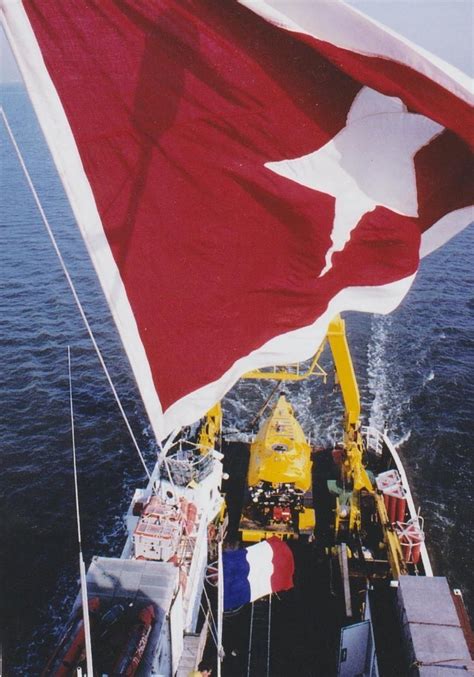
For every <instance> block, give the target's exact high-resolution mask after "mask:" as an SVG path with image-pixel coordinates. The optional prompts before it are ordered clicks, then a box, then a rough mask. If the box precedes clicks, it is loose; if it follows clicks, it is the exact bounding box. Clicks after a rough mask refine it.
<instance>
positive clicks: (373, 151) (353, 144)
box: [265, 87, 443, 277]
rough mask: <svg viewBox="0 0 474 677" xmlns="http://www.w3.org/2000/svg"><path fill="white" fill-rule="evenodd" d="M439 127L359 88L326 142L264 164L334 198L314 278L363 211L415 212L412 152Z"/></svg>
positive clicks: (395, 101) (340, 247) (394, 101)
mask: <svg viewBox="0 0 474 677" xmlns="http://www.w3.org/2000/svg"><path fill="white" fill-rule="evenodd" d="M442 130H443V127H442V126H441V125H439V124H438V123H437V122H433V121H432V120H430V119H429V118H427V117H425V116H423V115H416V114H414V113H409V112H407V108H406V106H405V105H404V104H403V102H402V101H401V100H400V99H398V98H395V97H389V96H384V95H383V94H380V93H379V92H377V91H375V90H373V89H370V88H369V87H364V88H363V89H361V91H360V92H359V94H358V95H357V96H356V98H355V99H354V103H353V104H352V107H351V109H350V111H349V114H348V116H347V123H346V126H345V127H344V128H343V129H342V130H341V131H340V132H339V133H338V134H336V136H335V137H334V138H333V139H332V140H331V141H329V142H328V143H327V144H326V145H324V146H323V147H322V148H320V149H319V150H317V151H314V152H313V153H309V154H308V155H303V156H302V157H299V158H295V159H293V160H282V161H280V162H267V163H266V164H265V167H267V168H268V169H271V170H272V171H273V172H275V173H276V174H279V175H280V176H283V177H285V178H287V179H290V180H292V181H296V182H297V183H299V184H301V185H303V186H306V187H307V188H313V189H314V190H317V191H320V192H322V193H327V194H329V195H332V196H333V197H335V198H336V205H335V216H334V223H333V227H332V232H331V240H332V245H331V246H330V248H329V249H328V251H327V253H326V262H325V266H324V268H323V270H322V271H321V273H320V275H319V277H322V276H323V275H324V274H325V273H327V272H328V271H329V270H330V268H331V265H332V264H331V259H332V256H333V254H334V252H337V251H342V250H343V249H344V247H345V245H346V243H347V242H348V241H349V239H350V235H351V232H352V230H353V229H354V228H355V227H356V226H357V224H358V223H359V221H360V219H361V218H362V217H363V215H364V214H366V213H367V212H371V211H372V210H374V209H375V208H376V207H377V206H382V207H387V208H388V209H391V210H392V211H394V212H396V213H397V214H402V215H403V216H413V217H416V216H418V198H417V190H416V175H415V165H414V157H415V155H416V153H417V152H418V151H419V150H420V148H423V146H425V145H426V144H427V143H428V142H429V141H431V139H433V137H435V136H437V135H438V134H439V133H440V132H441V131H442Z"/></svg>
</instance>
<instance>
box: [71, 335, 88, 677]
mask: <svg viewBox="0 0 474 677" xmlns="http://www.w3.org/2000/svg"><path fill="white" fill-rule="evenodd" d="M67 365H68V375H69V406H70V412H71V439H72V462H73V467H74V494H75V499H76V520H77V542H78V546H79V571H80V576H81V596H82V614H83V618H84V635H85V641H86V660H87V674H88V675H90V676H91V677H92V675H93V674H94V667H93V662H92V646H91V629H90V621H89V601H88V598H87V580H86V567H85V564H84V558H83V556H82V537H81V516H80V510H79V487H78V483H77V465H76V438H75V435H74V408H73V400H72V376H71V348H70V347H69V346H68V347H67Z"/></svg>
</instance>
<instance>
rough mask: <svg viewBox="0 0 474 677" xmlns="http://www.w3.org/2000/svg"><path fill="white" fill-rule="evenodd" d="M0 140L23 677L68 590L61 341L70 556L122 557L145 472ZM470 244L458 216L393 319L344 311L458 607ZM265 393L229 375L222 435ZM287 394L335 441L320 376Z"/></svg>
mask: <svg viewBox="0 0 474 677" xmlns="http://www.w3.org/2000/svg"><path fill="white" fill-rule="evenodd" d="M0 92H1V98H2V105H3V106H4V108H5V110H6V113H7V115H8V118H9V121H10V125H11V126H12V128H13V130H14V132H15V134H16V136H17V140H18V143H19V145H20V147H21V149H22V152H23V154H24V157H25V160H26V163H27V165H28V167H29V169H30V172H31V175H32V178H33V181H34V183H35V185H36V187H37V190H38V193H39V195H40V198H41V200H42V203H43V207H44V209H45V211H46V213H47V215H48V218H49V220H50V222H51V225H52V227H53V229H54V232H55V234H56V237H57V240H58V243H59V245H60V248H61V250H62V252H63V255H64V257H65V259H66V261H67V264H68V267H69V270H70V273H71V276H72V277H73V279H74V282H75V284H76V288H77V290H78V293H79V295H80V297H81V299H82V300H83V302H84V305H85V306H86V311H87V314H88V317H89V319H90V322H91V324H92V326H93V329H94V332H95V335H96V338H97V341H98V343H99V345H100V347H101V349H102V352H103V354H104V357H105V360H106V362H107V364H108V366H109V369H110V371H111V374H112V377H113V379H114V383H115V385H116V387H117V390H118V391H119V394H120V396H121V399H122V402H123V404H124V407H125V410H126V411H127V414H128V416H129V419H130V422H131V425H132V427H133V430H134V432H135V434H136V436H137V438H138V441H139V444H140V446H141V448H142V450H143V451H144V454H145V457H146V458H147V461H148V463H149V466H150V467H151V466H152V463H153V459H154V445H153V440H152V436H151V432H150V429H149V426H148V423H147V420H146V417H145V414H144V411H143V407H142V405H141V402H140V398H139V396H138V392H137V389H136V386H135V384H134V381H133V378H132V376H131V372H130V369H129V367H128V364H127V361H126V358H125V355H124V352H123V349H122V347H121V344H120V342H119V339H118V337H117V334H116V331H115V328H114V325H113V322H112V319H111V317H110V314H109V311H108V308H107V306H106V304H105V301H104V299H103V297H102V293H101V290H100V288H99V285H98V282H97V281H96V279H95V275H94V273H93V271H92V266H91V264H90V263H89V261H88V258H87V255H86V253H85V248H84V245H83V243H82V240H81V238H80V236H79V234H78V232H77V230H76V228H75V225H74V218H73V216H72V213H71V210H70V208H69V206H68V203H67V200H66V198H65V196H64V193H63V190H62V187H61V185H60V181H59V178H58V177H57V174H56V172H55V169H54V167H53V164H52V161H51V159H50V157H49V155H48V153H47V150H46V148H45V144H44V140H43V138H42V136H41V132H40V131H39V128H38V125H37V122H36V119H35V117H34V114H33V112H32V110H31V107H30V104H29V102H28V98H27V95H26V93H25V90H24V89H23V87H22V86H21V85H6V86H2V87H1V89H0ZM0 141H1V150H0V153H1V156H0V167H1V177H0V183H1V185H0V195H1V221H0V326H1V329H0V365H1V370H0V379H1V381H0V393H1V400H0V402H1V415H0V426H1V430H0V445H1V449H0V459H1V473H0V496H1V513H0V526H1V534H0V550H1V557H2V561H1V586H2V590H1V601H2V620H1V626H2V628H3V643H4V667H5V674H8V675H22V676H23V675H37V674H39V673H40V671H41V667H42V665H44V663H45V661H46V660H47V657H48V656H49V654H50V653H51V650H52V647H53V645H54V642H55V640H56V639H57V636H58V633H59V632H60V628H61V624H62V623H63V622H64V621H65V619H66V618H67V616H68V613H69V610H70V607H71V603H72V601H73V599H74V598H75V595H76V592H77V579H78V559H77V547H76V524H75V514H74V495H73V478H72V460H71V439H70V419H69V400H68V376H67V346H68V345H70V346H71V350H72V360H73V390H74V407H75V424H76V425H75V428H76V445H77V454H78V464H79V485H80V501H81V511H82V527H83V544H84V556H85V559H86V563H88V562H89V561H90V559H91V557H92V555H93V554H102V555H119V554H120V552H121V548H122V543H123V540H124V536H125V532H124V528H123V524H122V514H123V513H124V512H125V510H126V508H127V505H128V503H129V501H130V499H131V496H132V493H133V490H134V488H135V487H136V486H140V485H144V483H145V478H144V474H143V470H142V468H141V465H140V463H139V461H138V458H137V456H136V452H135V450H134V448H133V445H132V443H131V441H130V439H129V437H128V433H127V431H126V428H125V425H124V423H123V421H122V419H121V416H120V413H119V411H118V409H117V406H116V403H115V401H114V399H113V396H112V394H111V392H110V390H109V387H108V385H107V382H106V379H105V376H104V375H103V373H102V371H101V368H100V365H99V363H98V360H97V357H96V355H95V352H94V349H93V347H92V345H91V343H90V340H89V338H88V336H87V334H86V331H85V329H84V327H83V325H82V321H81V319H80V317H79V314H78V312H77V309H76V307H75V304H74V301H73V298H72V296H71V293H70V291H69V288H68V286H67V284H66V281H65V279H64V276H63V273H62V271H61V269H60V267H59V263H58V261H57V259H56V255H55V253H54V251H53V249H52V246H51V244H50V242H49V239H48V236H47V234H46V232H45V229H44V227H43V225H42V222H41V219H40V217H39V214H38V212H37V209H36V206H35V204H34V202H33V198H32V196H31V194H30V192H29V189H28V186H27V184H26V182H25V179H24V177H23V174H22V172H21V168H20V166H19V164H18V161H17V159H16V156H15V155H14V152H13V150H12V148H11V145H10V142H9V140H8V138H7V135H6V132H5V130H4V128H3V126H2V125H0ZM473 250H474V229H473V228H472V227H471V228H470V229H467V230H466V231H464V233H462V234H460V235H459V236H457V237H456V238H455V239H454V240H452V241H451V242H450V243H448V245H446V246H445V247H444V248H443V249H442V250H441V251H438V252H436V253H434V254H432V255H431V256H430V257H428V259H426V260H425V261H424V262H423V263H422V266H421V269H420V272H419V274H418V276H417V278H416V280H415V283H414V285H413V288H412V290H411V291H410V293H409V295H408V296H407V298H406V299H405V300H404V302H403V303H402V305H401V306H400V307H399V308H398V309H397V310H396V311H395V312H394V313H393V314H392V315H390V316H387V317H382V316H370V315H360V314H355V313H352V314H348V315H347V317H346V321H347V326H348V335H349V339H350V342H351V346H352V352H353V357H354V362H355V367H356V372H357V374H358V378H359V385H360V388H361V395H362V403H363V412H364V417H365V420H366V421H367V422H368V421H370V422H371V423H375V424H378V425H383V424H384V423H386V424H387V426H388V428H389V430H390V433H391V436H392V438H393V439H394V440H396V441H398V442H399V444H400V452H401V455H402V457H403V459H404V462H405V466H406V469H407V472H408V475H409V478H410V480H411V486H412V490H413V492H414V495H415V499H416V502H417V504H419V505H420V506H421V507H422V514H423V515H424V517H425V528H426V534H427V543H428V550H429V552H430V555H431V557H432V561H433V565H434V569H435V573H437V574H444V575H446V576H448V578H449V580H450V582H451V584H452V585H454V586H455V587H459V588H461V590H462V591H463V594H464V596H465V601H466V604H467V605H468V608H469V610H470V613H471V617H472V616H473V615H474V581H473V580H472V574H471V562H472V553H473V550H474V548H473V545H474V526H473V525H474V521H473V520H472V515H471V511H472V505H473V501H472V499H473V491H474V489H473V487H474V482H473V479H474V448H473V447H474V443H473V436H472V432H471V429H472V416H473V403H474V351H473V347H474V336H473V328H474V283H473V282H474V281H473V275H472V251H473ZM324 359H325V360H327V358H324ZM325 363H327V365H328V371H329V361H327V362H325ZM271 388H272V386H270V385H267V386H262V385H255V384H252V383H250V382H244V383H242V384H241V385H239V386H238V387H236V388H235V389H234V390H233V391H232V392H231V393H229V395H228V397H227V398H226V400H225V402H224V410H225V414H226V421H227V422H226V426H227V429H229V430H231V429H236V428H239V429H241V430H246V429H248V428H249V427H250V425H251V421H252V419H253V417H254V416H255V413H256V412H257V411H258V410H259V409H260V407H261V406H262V405H263V403H264V401H265V399H266V397H267V395H268V394H269V392H270V390H271ZM286 390H287V391H288V395H289V397H290V398H291V400H292V402H293V403H294V404H295V406H296V407H297V408H298V410H299V411H300V412H301V416H300V419H301V422H302V424H303V427H304V429H305V430H306V432H307V433H308V434H310V435H311V437H312V439H313V440H314V441H315V442H317V443H320V444H325V443H329V442H331V441H334V440H335V439H337V438H338V436H339V434H340V424H341V415H342V406H341V404H340V398H339V396H338V394H337V393H336V392H335V391H334V389H333V388H332V378H331V377H330V378H329V384H328V386H326V387H323V386H322V384H320V383H318V382H314V381H310V382H307V383H304V384H302V385H300V386H295V385H289V386H286Z"/></svg>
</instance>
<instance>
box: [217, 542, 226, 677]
mask: <svg viewBox="0 0 474 677" xmlns="http://www.w3.org/2000/svg"><path fill="white" fill-rule="evenodd" d="M223 573H224V572H223V569H222V531H221V533H220V534H219V539H218V542H217V677H221V670H222V660H223V658H224V650H223V647H222V625H223V623H222V621H223V616H224V585H223V583H224V580H223Z"/></svg>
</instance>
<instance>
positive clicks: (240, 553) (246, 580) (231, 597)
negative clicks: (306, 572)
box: [223, 537, 295, 610]
mask: <svg viewBox="0 0 474 677" xmlns="http://www.w3.org/2000/svg"><path fill="white" fill-rule="evenodd" d="M223 569H224V610H228V609H235V608H237V607H239V606H241V605H242V604H246V603H247V602H253V601H255V600H256V599H259V598H260V597H264V596H265V595H269V594H271V593H272V592H280V591H281V590H289V589H290V588H292V587H293V573H294V570H295V563H294V560H293V553H292V552H291V550H290V548H289V547H288V545H287V544H286V543H283V542H282V541H280V539H279V538H276V537H273V538H270V539H269V540H268V541H262V542H261V543H257V544H256V545H251V546H249V547H248V548H243V549H241V550H229V551H227V552H224V553H223Z"/></svg>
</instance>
